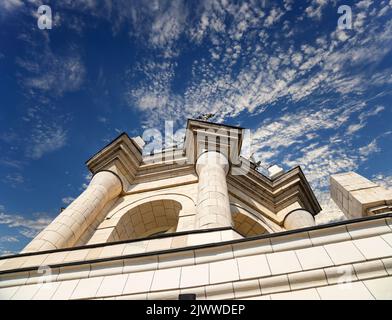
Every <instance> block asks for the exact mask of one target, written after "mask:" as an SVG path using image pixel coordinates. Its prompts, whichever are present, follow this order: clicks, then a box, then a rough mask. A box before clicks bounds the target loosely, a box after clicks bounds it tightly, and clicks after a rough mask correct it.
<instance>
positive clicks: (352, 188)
mask: <svg viewBox="0 0 392 320" xmlns="http://www.w3.org/2000/svg"><path fill="white" fill-rule="evenodd" d="M330 192H331V197H332V199H333V200H334V201H335V203H336V204H337V205H338V207H339V208H340V209H341V210H342V211H343V212H344V214H345V215H346V216H347V217H349V218H356V217H363V216H367V215H371V214H375V213H382V212H388V211H391V208H392V190H386V189H384V188H382V187H380V186H378V185H377V184H375V183H373V182H371V181H369V180H368V179H366V178H364V177H362V176H360V175H359V174H357V173H355V172H347V173H342V174H336V175H332V176H331V178H330Z"/></svg>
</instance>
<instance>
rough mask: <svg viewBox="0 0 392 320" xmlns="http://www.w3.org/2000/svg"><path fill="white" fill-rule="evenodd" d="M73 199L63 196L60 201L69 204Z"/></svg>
mask: <svg viewBox="0 0 392 320" xmlns="http://www.w3.org/2000/svg"><path fill="white" fill-rule="evenodd" d="M74 200H75V198H74V197H64V198H62V199H61V201H62V202H63V203H64V204H66V205H68V204H70V203H71V202H72V201H74Z"/></svg>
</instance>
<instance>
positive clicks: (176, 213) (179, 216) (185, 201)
mask: <svg viewBox="0 0 392 320" xmlns="http://www.w3.org/2000/svg"><path fill="white" fill-rule="evenodd" d="M149 206H150V207H151V210H148V207H149ZM153 207H161V208H163V209H162V210H161V212H160V213H159V212H158V209H157V208H155V213H154V209H153ZM172 209H173V210H172ZM141 211H143V217H144V220H145V221H144V220H143V218H141V219H142V221H143V223H144V222H146V223H145V225H144V229H143V228H142V227H141V226H138V227H136V225H137V224H138V222H140V221H139V220H140V218H139V216H141ZM151 211H152V212H153V214H154V221H155V222H156V224H155V225H154V224H153V223H151V222H152V221H151V214H149V213H148V212H151ZM137 212H139V213H140V214H139V215H138V214H137ZM146 213H147V214H146ZM195 213H196V211H195V204H194V201H193V200H192V198H190V197H188V196H186V195H182V194H178V193H170V192H169V193H162V194H155V195H146V196H144V197H142V198H140V197H138V198H137V199H135V198H134V197H133V196H132V195H129V196H124V197H122V198H121V199H120V201H119V202H118V203H117V205H116V207H115V208H114V210H113V211H111V212H110V213H109V214H108V215H107V217H106V218H105V220H103V221H102V223H101V224H100V225H99V226H98V228H97V229H96V230H95V232H94V234H93V235H92V236H91V238H90V239H89V241H88V243H87V244H95V243H107V242H112V241H121V240H130V239H136V238H140V237H148V236H151V235H154V234H156V233H163V232H175V231H185V230H190V229H192V228H193V226H194V215H195ZM132 217H133V218H132ZM156 217H159V218H157V219H156ZM163 217H166V221H165V219H164V218H163ZM132 219H133V220H132Z"/></svg>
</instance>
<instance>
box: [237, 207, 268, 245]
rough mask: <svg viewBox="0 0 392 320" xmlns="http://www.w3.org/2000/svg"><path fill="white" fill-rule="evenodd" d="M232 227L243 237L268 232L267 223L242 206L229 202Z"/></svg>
mask: <svg viewBox="0 0 392 320" xmlns="http://www.w3.org/2000/svg"><path fill="white" fill-rule="evenodd" d="M230 208H231V215H232V218H233V225H234V226H233V227H234V229H235V230H236V231H237V232H238V233H239V234H241V235H242V236H243V237H245V238H246V237H252V236H258V235H262V234H268V233H270V232H269V230H268V227H267V225H265V224H263V222H262V221H261V220H260V219H258V218H257V217H254V216H253V215H252V214H251V213H249V212H247V211H246V210H245V209H244V208H241V207H238V206H236V205H234V204H231V206H230Z"/></svg>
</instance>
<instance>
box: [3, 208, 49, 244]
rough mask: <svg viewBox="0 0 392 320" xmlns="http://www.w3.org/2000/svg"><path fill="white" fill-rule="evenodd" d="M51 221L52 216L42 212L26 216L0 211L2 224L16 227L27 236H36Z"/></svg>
mask: <svg viewBox="0 0 392 320" xmlns="http://www.w3.org/2000/svg"><path fill="white" fill-rule="evenodd" d="M51 221H52V219H51V218H49V217H48V216H47V215H46V214H42V213H36V214H34V215H33V218H26V217H23V216H21V215H17V214H8V213H4V212H0V224H3V225H6V226H8V227H9V228H16V229H17V230H18V232H19V233H20V234H22V235H24V236H25V237H27V238H34V237H35V236H36V235H37V234H38V232H40V231H41V230H42V229H44V228H45V227H46V226H47V225H48V224H49V223H50V222H51Z"/></svg>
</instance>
